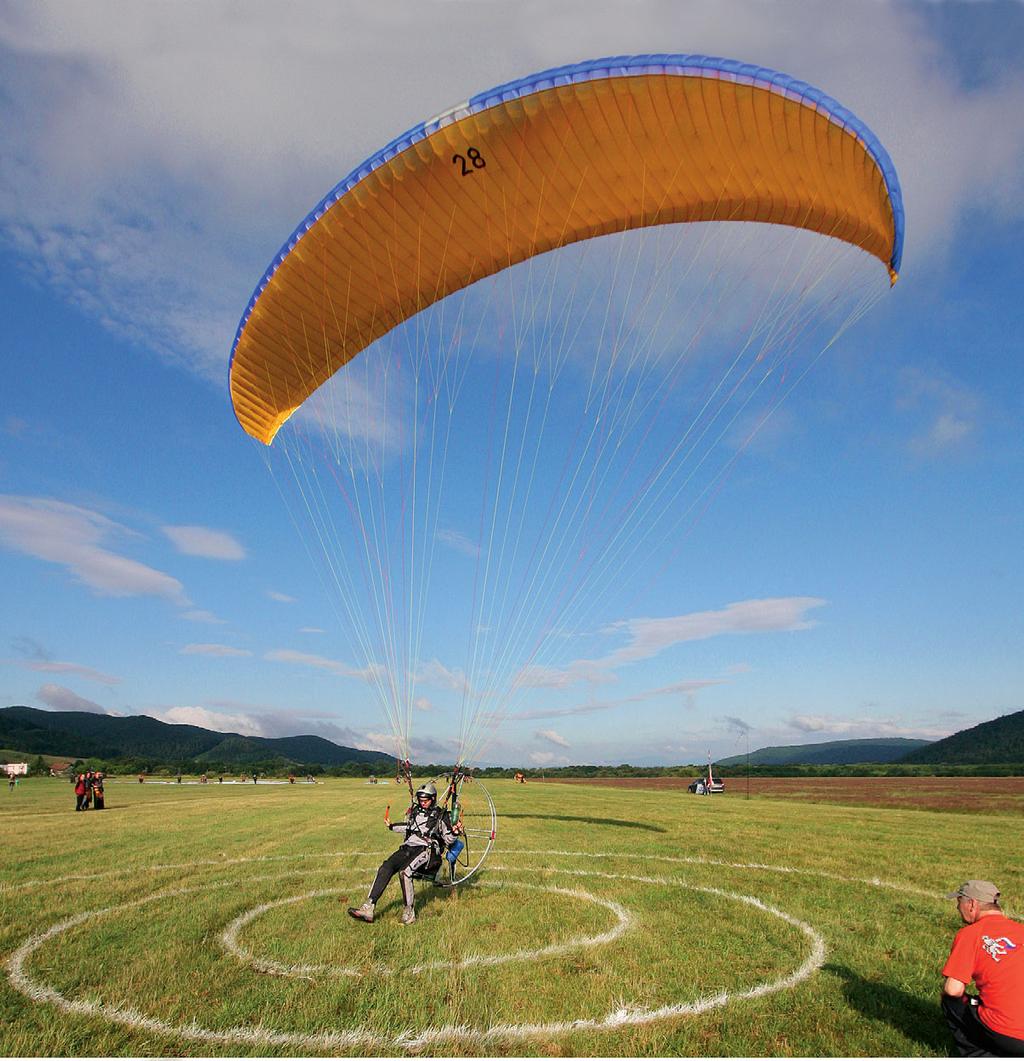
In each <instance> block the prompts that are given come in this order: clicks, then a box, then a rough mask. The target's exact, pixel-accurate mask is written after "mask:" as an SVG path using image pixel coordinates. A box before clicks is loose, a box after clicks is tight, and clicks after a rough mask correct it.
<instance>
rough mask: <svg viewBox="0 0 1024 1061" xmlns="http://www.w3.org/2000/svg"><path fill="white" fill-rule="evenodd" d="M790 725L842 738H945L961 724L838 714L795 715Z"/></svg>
mask: <svg viewBox="0 0 1024 1061" xmlns="http://www.w3.org/2000/svg"><path fill="white" fill-rule="evenodd" d="M789 725H790V726H792V728H793V729H795V730H798V731H799V732H801V733H814V734H816V735H821V736H826V737H835V738H836V739H839V740H844V739H849V740H854V739H857V738H870V737H918V738H920V739H922V740H941V739H942V738H943V737H948V736H949V735H950V734H951V733H953V732H955V730H957V729H960V728H962V727H960V726H952V725H944V726H942V725H939V726H937V725H935V724H934V721H933V720H932V719H929V720H928V721H927V722H923V723H914V722H913V720H909V719H905V718H871V717H860V718H837V717H836V716H834V715H793V716H792V717H791V718H790V719H789Z"/></svg>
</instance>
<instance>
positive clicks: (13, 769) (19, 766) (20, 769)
mask: <svg viewBox="0 0 1024 1061" xmlns="http://www.w3.org/2000/svg"><path fill="white" fill-rule="evenodd" d="M2 769H3V772H4V773H5V774H6V775H7V776H8V777H25V775H26V774H27V773H28V763H6V764H4V766H3V767H2Z"/></svg>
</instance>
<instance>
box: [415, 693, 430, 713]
mask: <svg viewBox="0 0 1024 1061" xmlns="http://www.w3.org/2000/svg"><path fill="white" fill-rule="evenodd" d="M412 706H413V707H414V708H416V710H417V711H433V710H434V705H433V704H432V703H431V702H430V701H429V700H428V699H427V698H426V697H425V696H417V697H416V699H415V700H413V702H412Z"/></svg>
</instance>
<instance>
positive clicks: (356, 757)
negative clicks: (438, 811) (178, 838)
mask: <svg viewBox="0 0 1024 1061" xmlns="http://www.w3.org/2000/svg"><path fill="white" fill-rule="evenodd" d="M0 747H8V748H17V749H19V751H22V752H24V753H32V754H33V755H40V754H41V755H57V756H61V757H64V758H68V759H76V758H78V759H85V758H89V757H95V758H98V759H124V758H143V759H146V758H151V759H156V760H159V761H161V762H168V763H173V762H183V761H186V760H192V761H195V762H200V763H202V762H210V763H225V764H231V763H251V762H261V761H266V760H271V759H273V760H280V761H282V762H291V763H297V764H298V763H301V764H304V765H313V764H316V763H319V764H320V765H321V766H341V765H343V764H344V763H351V762H356V763H379V762H381V761H383V760H389V759H390V758H391V756H389V755H387V754H386V753H385V752H375V751H362V750H361V749H359V748H346V747H344V746H343V745H340V744H335V743H334V742H333V741H329V740H325V739H324V738H323V737H314V736H304V737H244V736H242V735H241V734H240V733H217V732H216V731H215V730H211V729H203V727H202V726H180V725H171V724H169V723H167V722H160V721H158V720H157V719H155V718H150V717H149V716H148V715H129V716H127V717H125V718H118V717H115V716H113V715H99V714H93V713H92V712H89V711H39V710H37V709H36V708H34V707H4V708H0Z"/></svg>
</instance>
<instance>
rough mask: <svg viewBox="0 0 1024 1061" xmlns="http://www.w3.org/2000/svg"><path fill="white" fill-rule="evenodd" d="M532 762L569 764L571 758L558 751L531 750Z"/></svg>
mask: <svg viewBox="0 0 1024 1061" xmlns="http://www.w3.org/2000/svg"><path fill="white" fill-rule="evenodd" d="M529 758H530V762H531V763H533V765H534V766H568V765H569V760H568V759H567V758H566V757H565V756H564V755H559V754H558V752H530V756H529Z"/></svg>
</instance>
